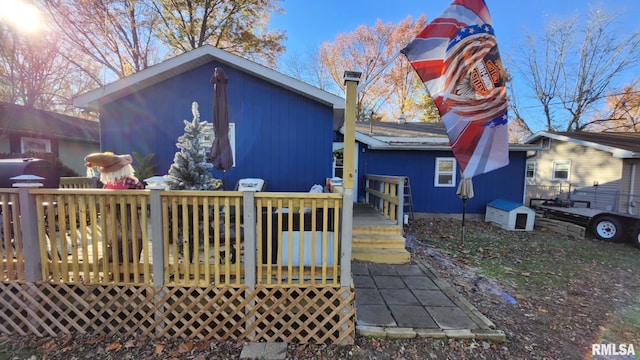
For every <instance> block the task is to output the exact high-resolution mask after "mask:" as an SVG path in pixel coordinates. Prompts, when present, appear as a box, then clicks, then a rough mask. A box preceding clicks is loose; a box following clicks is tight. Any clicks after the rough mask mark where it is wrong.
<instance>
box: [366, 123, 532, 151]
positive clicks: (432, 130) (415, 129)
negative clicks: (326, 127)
mask: <svg viewBox="0 0 640 360" xmlns="http://www.w3.org/2000/svg"><path fill="white" fill-rule="evenodd" d="M356 140H357V141H359V142H361V143H364V144H366V145H367V146H369V148H370V149H386V150H442V151H450V150H451V147H450V146H449V137H448V135H447V130H446V129H445V127H444V124H443V123H442V122H436V123H427V122H404V123H400V122H390V121H374V122H368V121H356ZM509 149H510V150H511V151H528V150H536V149H538V147H537V146H531V145H521V144H509Z"/></svg>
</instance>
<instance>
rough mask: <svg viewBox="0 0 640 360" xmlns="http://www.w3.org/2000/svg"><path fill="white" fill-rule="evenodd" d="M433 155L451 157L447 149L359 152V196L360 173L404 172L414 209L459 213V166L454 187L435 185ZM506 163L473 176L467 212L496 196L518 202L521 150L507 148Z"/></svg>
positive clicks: (521, 184) (481, 209) (480, 210)
mask: <svg viewBox="0 0 640 360" xmlns="http://www.w3.org/2000/svg"><path fill="white" fill-rule="evenodd" d="M437 157H453V153H451V152H450V151H412V150H371V149H366V150H365V152H360V154H359V161H358V174H359V179H358V181H359V184H361V185H360V186H359V189H361V190H359V192H360V193H359V194H358V195H359V196H360V198H362V197H364V185H365V183H364V175H365V174H376V175H391V176H408V177H409V179H410V181H411V194H412V200H413V208H414V211H416V212H428V213H461V212H462V200H460V199H459V198H458V196H457V195H456V191H457V189H458V187H457V185H458V183H459V181H460V175H459V174H460V170H459V168H458V169H456V174H457V175H456V186H455V187H435V186H434V174H435V164H436V158H437ZM509 161H510V164H509V165H508V166H506V167H503V168H501V169H498V170H494V171H492V172H490V173H488V174H482V175H478V176H476V177H474V178H473V188H474V192H475V196H474V197H473V198H472V199H469V200H468V201H467V212H468V213H477V214H481V213H484V212H485V206H486V204H487V203H488V202H490V201H492V200H495V199H497V198H502V199H506V200H510V201H516V202H522V196H523V193H524V168H525V163H526V153H525V152H510V153H509Z"/></svg>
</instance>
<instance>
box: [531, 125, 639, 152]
mask: <svg viewBox="0 0 640 360" xmlns="http://www.w3.org/2000/svg"><path fill="white" fill-rule="evenodd" d="M543 137H546V138H550V139H554V140H558V141H565V142H571V143H574V144H577V145H581V146H586V147H590V148H593V149H598V150H602V151H606V152H609V153H611V154H612V155H613V157H614V158H623V159H624V158H640V133H613V132H597V133H596V132H546V131H540V132H537V133H535V134H533V135H531V136H530V137H528V138H527V139H525V140H524V143H527V144H532V143H535V142H537V141H539V140H540V139H541V138H543Z"/></svg>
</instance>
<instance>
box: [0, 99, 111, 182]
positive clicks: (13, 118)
mask: <svg viewBox="0 0 640 360" xmlns="http://www.w3.org/2000/svg"><path fill="white" fill-rule="evenodd" d="M98 151H100V130H99V124H98V122H96V121H91V120H85V119H81V118H76V117H72V116H67V115H62V114H57V113H53V112H49V111H43V110H37V109H33V108H27V107H25V106H21V105H16V104H10V103H5V102H0V154H3V155H4V156H3V157H20V155H21V154H23V155H25V154H34V153H44V154H45V155H46V154H50V155H52V156H55V157H57V158H58V159H59V160H60V161H61V162H62V163H63V164H64V165H66V166H67V167H69V168H71V169H72V170H74V171H75V172H77V173H78V175H80V176H84V175H85V172H86V168H85V166H84V156H85V155H87V154H89V153H92V152H98ZM47 160H48V159H47Z"/></svg>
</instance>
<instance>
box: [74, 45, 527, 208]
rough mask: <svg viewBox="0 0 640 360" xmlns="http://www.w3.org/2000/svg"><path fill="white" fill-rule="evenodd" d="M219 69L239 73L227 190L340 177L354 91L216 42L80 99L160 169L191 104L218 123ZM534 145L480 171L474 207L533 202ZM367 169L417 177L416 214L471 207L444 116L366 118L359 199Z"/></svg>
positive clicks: (108, 133) (112, 139)
mask: <svg viewBox="0 0 640 360" xmlns="http://www.w3.org/2000/svg"><path fill="white" fill-rule="evenodd" d="M216 67H219V68H222V69H223V70H224V71H225V73H226V75H227V77H228V78H229V84H228V99H229V121H230V123H231V127H230V138H231V143H232V146H233V154H234V158H235V159H234V167H233V168H231V169H230V170H228V171H227V172H226V174H225V175H224V178H225V180H226V182H227V185H226V187H225V188H226V189H227V190H231V189H233V188H234V187H235V184H236V183H237V181H238V180H239V179H243V178H260V179H264V180H265V181H266V182H267V189H266V190H267V191H286V192H289V191H291V192H300V191H303V192H306V191H309V189H310V188H311V187H312V186H313V185H314V184H324V183H325V180H326V178H328V177H332V176H336V175H337V176H340V172H339V169H338V168H339V163H336V161H335V159H334V157H333V156H332V154H333V152H334V150H336V149H340V148H341V147H342V146H343V145H342V143H341V141H342V134H341V129H342V123H343V120H344V104H345V102H344V99H343V98H341V97H339V96H336V95H333V94H331V93H328V92H325V91H322V90H320V89H318V88H315V87H313V86H311V85H309V84H306V83H304V82H301V81H299V80H296V79H293V78H291V77H288V76H286V75H284V74H282V73H279V72H277V71H274V70H272V69H269V68H266V67H264V66H262V65H259V64H256V63H254V62H251V61H249V60H246V59H243V58H241V57H238V56H235V55H232V54H229V53H227V52H225V51H223V50H220V49H217V48H215V47H212V46H204V47H201V48H199V49H196V50H193V51H190V52H188V53H185V54H182V55H179V56H176V57H174V58H171V59H169V60H167V61H165V62H163V63H160V64H158V65H155V66H152V67H150V68H148V69H146V70H144V71H141V72H138V73H136V74H133V75H131V76H129V77H126V78H124V79H120V80H118V81H115V82H113V83H111V84H108V85H106V86H104V87H102V88H99V89H96V90H93V91H91V92H88V93H85V94H82V95H80V96H78V97H76V98H75V99H74V104H75V105H76V106H78V107H81V108H85V109H88V110H90V111H98V112H100V143H101V149H102V151H113V152H115V153H133V152H138V153H140V154H143V155H144V154H149V153H153V154H155V156H154V158H153V161H155V163H156V164H157V165H158V174H159V175H162V174H166V173H167V172H168V170H169V167H170V165H171V163H172V162H173V157H174V154H175V153H176V151H177V150H178V149H177V148H176V146H175V144H176V142H177V139H178V136H180V135H182V134H183V133H184V123H183V120H189V121H190V120H191V119H192V114H191V103H192V102H194V101H195V102H197V103H198V104H199V110H200V114H201V120H203V121H208V122H211V119H212V115H211V112H212V107H213V101H212V98H213V86H212V84H211V83H210V79H211V76H212V74H213V71H214V69H215V68H216ZM531 147H532V145H526V146H522V145H520V146H519V145H512V146H511V149H510V164H509V166H507V167H504V168H502V169H499V170H496V171H493V172H491V173H489V174H484V175H480V176H477V177H475V178H474V179H473V181H474V188H475V197H473V198H472V199H470V200H468V202H467V212H469V213H478V214H481V213H484V210H485V205H486V204H487V203H488V202H490V201H492V200H494V199H496V198H502V199H506V200H510V201H518V202H522V201H523V197H524V184H525V181H524V176H525V163H526V154H527V153H526V151H527V149H528V148H531ZM213 171H214V174H213V175H214V176H215V177H217V178H222V177H223V175H222V172H221V171H219V170H213ZM365 174H376V175H391V176H405V177H408V178H409V179H410V183H411V193H412V202H413V208H414V212H419V213H460V212H461V211H462V208H461V206H462V202H461V201H460V200H459V199H458V197H457V196H456V190H457V185H458V183H459V181H460V176H459V174H460V172H459V169H458V167H457V166H456V164H455V159H454V158H453V154H452V152H451V149H450V147H449V146H448V139H447V137H446V132H445V130H444V128H443V126H442V124H425V123H403V124H399V123H389V122H385V123H381V122H375V123H372V124H370V123H368V122H358V123H357V124H356V175H357V179H358V181H357V183H356V185H355V189H354V194H357V196H354V200H361V199H363V198H364V182H365V180H364V176H365Z"/></svg>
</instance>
